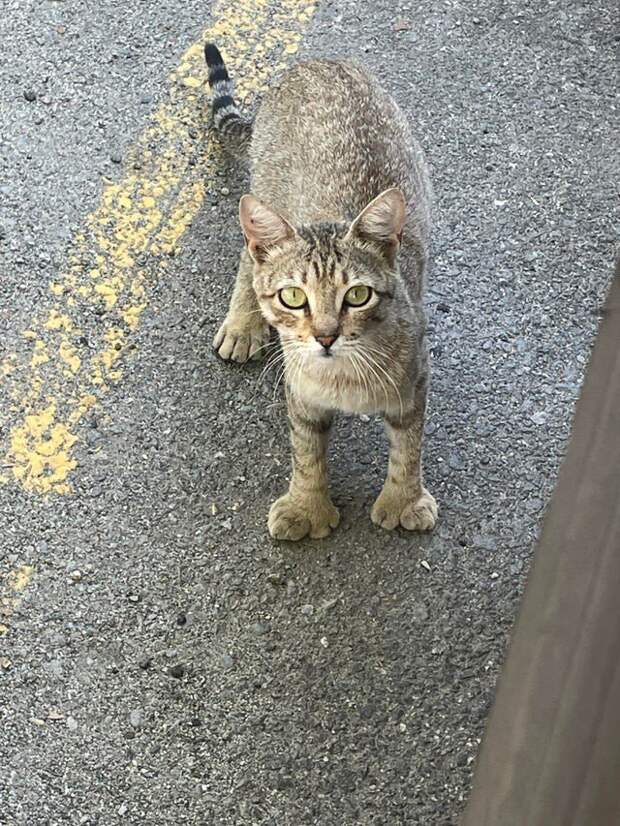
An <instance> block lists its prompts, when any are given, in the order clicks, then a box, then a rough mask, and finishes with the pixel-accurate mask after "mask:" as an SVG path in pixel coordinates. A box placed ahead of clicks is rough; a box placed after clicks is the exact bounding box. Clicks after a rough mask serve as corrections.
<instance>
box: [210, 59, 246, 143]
mask: <svg viewBox="0 0 620 826" xmlns="http://www.w3.org/2000/svg"><path fill="white" fill-rule="evenodd" d="M205 60H206V61H207V66H208V67H209V86H210V87H211V89H212V90H213V103H212V104H211V108H212V111H213V123H214V124H215V128H216V129H217V131H218V132H219V134H220V136H221V138H222V142H223V143H224V146H225V147H226V149H228V151H229V152H231V153H232V154H233V155H235V156H237V157H245V156H246V155H247V152H248V148H249V145H250V140H251V139H252V124H251V123H250V122H249V121H247V120H245V119H244V118H243V117H242V116H241V113H240V111H239V109H238V107H237V104H236V103H235V99H234V97H233V93H234V87H233V82H232V80H231V79H230V77H229V76H228V72H227V70H226V64H225V63H224V59H223V57H222V55H221V54H220V50H219V49H218V48H217V46H215V45H214V44H213V43H206V44H205Z"/></svg>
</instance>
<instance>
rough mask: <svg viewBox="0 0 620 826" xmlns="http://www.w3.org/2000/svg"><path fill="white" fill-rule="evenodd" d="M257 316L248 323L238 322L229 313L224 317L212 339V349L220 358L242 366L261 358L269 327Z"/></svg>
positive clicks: (267, 338) (267, 339)
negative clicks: (250, 360)
mask: <svg viewBox="0 0 620 826" xmlns="http://www.w3.org/2000/svg"><path fill="white" fill-rule="evenodd" d="M257 316H258V314H257ZM257 316H255V317H254V320H252V321H251V322H250V323H248V322H247V321H245V322H239V321H237V320H236V319H235V316H234V315H232V314H230V313H229V314H228V315H227V316H226V318H225V319H224V323H223V324H222V326H221V327H220V329H219V330H218V331H217V334H216V336H215V338H214V339H213V347H214V349H215V351H216V353H217V354H218V356H219V357H220V358H222V359H224V361H237V362H239V363H240V364H242V363H243V362H245V361H248V360H249V359H253V358H260V357H261V355H262V353H263V352H264V349H265V345H266V344H267V342H268V341H269V325H268V324H267V323H266V322H265V321H263V319H262V318H260V317H257Z"/></svg>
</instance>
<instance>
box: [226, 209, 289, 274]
mask: <svg viewBox="0 0 620 826" xmlns="http://www.w3.org/2000/svg"><path fill="white" fill-rule="evenodd" d="M239 220H240V222H241V228H242V229H243V234H244V235H245V240H246V242H247V245H248V252H249V253H250V255H251V256H252V258H253V259H254V260H255V261H257V262H258V263H261V262H262V261H264V260H265V257H266V255H267V253H268V252H269V250H270V249H272V248H273V247H277V246H279V245H280V244H282V243H283V242H284V241H287V240H288V239H289V238H292V237H293V236H294V235H295V230H294V229H293V227H292V226H291V225H290V224H289V223H288V221H285V220H284V218H282V216H281V215H278V213H277V212H274V210H273V209H270V208H269V207H268V206H265V204H263V203H261V202H260V201H259V200H258V198H255V197H254V196H253V195H244V196H243V197H242V198H241V201H240V202H239Z"/></svg>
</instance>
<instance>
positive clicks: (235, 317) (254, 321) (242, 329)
mask: <svg viewBox="0 0 620 826" xmlns="http://www.w3.org/2000/svg"><path fill="white" fill-rule="evenodd" d="M252 267H253V265H252V259H251V258H250V256H249V254H248V251H247V249H244V250H243V252H242V253H241V259H240V261H239V270H238V272H237V279H236V281H235V286H234V289H233V294H232V297H231V299H230V306H229V308H228V313H227V314H226V318H225V319H224V321H223V323H222V325H221V326H220V329H219V330H218V331H217V334H216V336H215V338H214V339H213V347H214V348H215V350H216V352H217V354H218V355H219V356H220V358H222V359H224V360H225V361H236V362H240V363H242V362H244V361H248V359H251V358H258V357H260V356H261V355H262V354H263V353H264V352H265V346H266V345H267V343H268V342H269V325H268V324H267V322H266V321H265V319H264V318H263V316H262V314H261V311H260V307H259V306H258V301H257V299H256V293H255V292H254V287H253V286H252Z"/></svg>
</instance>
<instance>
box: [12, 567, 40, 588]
mask: <svg viewBox="0 0 620 826" xmlns="http://www.w3.org/2000/svg"><path fill="white" fill-rule="evenodd" d="M33 574H34V567H33V566H32V565H22V566H21V567H20V568H16V569H15V570H14V571H11V573H10V574H9V575H8V577H7V582H8V585H9V588H11V590H13V591H14V592H15V593H16V594H21V592H22V591H23V590H24V589H25V587H26V586H27V585H28V583H29V582H30V580H31V579H32V575H33Z"/></svg>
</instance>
